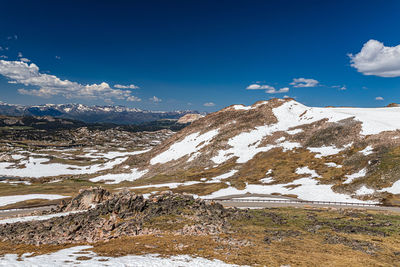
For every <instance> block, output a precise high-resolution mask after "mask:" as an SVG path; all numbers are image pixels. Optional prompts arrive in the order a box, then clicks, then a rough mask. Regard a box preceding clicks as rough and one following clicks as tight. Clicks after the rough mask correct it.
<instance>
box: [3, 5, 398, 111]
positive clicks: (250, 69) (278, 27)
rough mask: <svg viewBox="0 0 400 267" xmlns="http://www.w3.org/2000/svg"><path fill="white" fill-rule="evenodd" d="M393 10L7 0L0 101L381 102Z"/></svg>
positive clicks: (392, 84)
mask: <svg viewBox="0 0 400 267" xmlns="http://www.w3.org/2000/svg"><path fill="white" fill-rule="evenodd" d="M398 14H400V1H322V0H320V1H285V0H283V1H256V0H250V1H244V0H243V1H234V0H230V1H215V0H214V1H206V0H203V1H195V0H193V1H151V0H149V1H18V0H12V1H7V0H6V1H2V3H1V9H0V47H1V48H0V56H1V57H2V58H0V60H2V61H1V63H2V64H0V92H1V95H0V101H4V102H9V103H21V104H40V103H84V104H100V105H103V104H107V103H114V104H120V105H125V106H130V107H139V108H143V109H151V110H175V109H195V110H200V111H214V110H218V109H220V108H223V107H225V106H228V105H231V104H239V103H242V104H246V105H249V104H252V103H254V102H255V101H258V100H263V99H269V98H271V97H284V96H289V97H296V99H297V100H298V101H300V102H302V103H304V104H307V105H310V106H327V105H333V106H363V107H375V106H384V105H387V104H388V103H391V102H400V46H399V47H397V46H398V45H400V34H399V29H400V20H399V18H398V16H399V15H398ZM370 40H375V41H370ZM364 45H365V46H364ZM363 46H364V48H365V49H363ZM362 49H363V50H362ZM349 53H351V54H353V57H352V59H351V57H349ZM28 60H29V61H28ZM32 63H33V64H34V65H31V64H32ZM294 79H301V80H297V81H303V82H297V83H296V82H294ZM102 83H103V84H102ZM116 85H117V86H116ZM129 86H130V87H131V88H126V87H129ZM249 86H250V87H249ZM136 87H139V88H136ZM246 88H258V89H256V90H254V89H251V90H249V89H246ZM282 88H284V89H282ZM344 89H345V90H344ZM377 97H380V98H378V99H381V98H383V100H376V98H377ZM139 100H140V101H139Z"/></svg>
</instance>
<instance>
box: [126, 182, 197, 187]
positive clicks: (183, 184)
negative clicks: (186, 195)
mask: <svg viewBox="0 0 400 267" xmlns="http://www.w3.org/2000/svg"><path fill="white" fill-rule="evenodd" d="M200 183H201V182H198V181H189V182H184V183H166V184H149V185H141V186H134V187H129V189H142V188H153V187H154V188H160V187H169V188H171V189H173V188H177V187H178V186H188V185H194V184H200Z"/></svg>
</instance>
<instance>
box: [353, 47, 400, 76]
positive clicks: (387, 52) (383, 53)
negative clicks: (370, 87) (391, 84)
mask: <svg viewBox="0 0 400 267" xmlns="http://www.w3.org/2000/svg"><path fill="white" fill-rule="evenodd" d="M348 56H349V57H350V62H351V66H352V67H353V68H356V69H357V71H358V72H361V73H362V74H364V75H375V76H379V77H400V45H397V46H393V47H390V46H385V45H384V44H383V43H381V42H379V41H377V40H372V39H371V40H369V41H368V42H366V43H365V44H364V45H363V47H362V49H361V51H360V52H359V53H357V54H355V55H353V54H349V55H348Z"/></svg>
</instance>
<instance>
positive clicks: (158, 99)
mask: <svg viewBox="0 0 400 267" xmlns="http://www.w3.org/2000/svg"><path fill="white" fill-rule="evenodd" d="M149 100H150V101H153V102H154V103H158V102H161V101H162V99H161V98H158V97H156V96H153V97H151V98H149Z"/></svg>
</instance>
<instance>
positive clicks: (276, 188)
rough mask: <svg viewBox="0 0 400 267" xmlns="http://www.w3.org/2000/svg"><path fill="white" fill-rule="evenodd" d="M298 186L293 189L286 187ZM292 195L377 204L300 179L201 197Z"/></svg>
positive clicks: (318, 199) (222, 191)
mask: <svg viewBox="0 0 400 267" xmlns="http://www.w3.org/2000/svg"><path fill="white" fill-rule="evenodd" d="M293 185H298V186H297V187H295V188H291V187H287V186H293ZM246 193H251V194H272V193H279V194H293V195H297V196H298V197H299V199H303V200H308V201H336V202H352V203H377V202H374V201H370V200H368V201H363V200H359V199H355V198H352V197H351V196H349V195H346V194H340V193H336V192H334V191H333V190H332V185H326V184H318V181H317V180H314V179H312V178H301V179H297V180H295V181H293V182H291V183H288V184H274V185H256V184H247V185H246V188H245V189H243V190H239V189H236V188H234V187H228V188H224V189H220V190H218V191H216V192H213V193H212V194H210V195H207V196H201V197H202V198H216V197H224V196H228V195H236V194H246Z"/></svg>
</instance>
